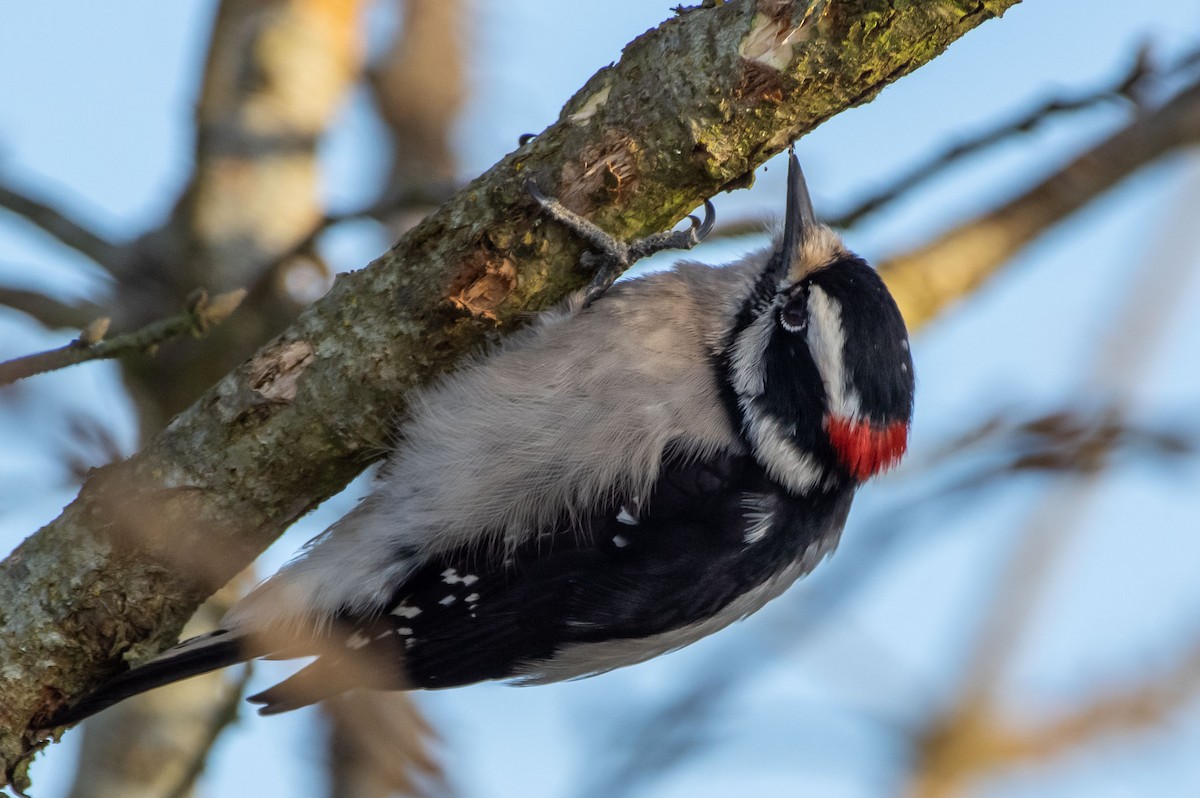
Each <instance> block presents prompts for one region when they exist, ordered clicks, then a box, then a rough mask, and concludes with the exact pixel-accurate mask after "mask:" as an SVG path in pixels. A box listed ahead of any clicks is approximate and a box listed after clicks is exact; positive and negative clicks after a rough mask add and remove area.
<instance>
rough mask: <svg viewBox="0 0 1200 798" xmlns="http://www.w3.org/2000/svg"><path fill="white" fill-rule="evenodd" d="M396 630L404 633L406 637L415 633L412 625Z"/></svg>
mask: <svg viewBox="0 0 1200 798" xmlns="http://www.w3.org/2000/svg"><path fill="white" fill-rule="evenodd" d="M396 631H397V632H399V633H400V634H402V635H404V636H405V637H408V636H409V635H411V634H412V633H413V630H412V627H411V626H401V627H400V628H399V629H397V630H396Z"/></svg>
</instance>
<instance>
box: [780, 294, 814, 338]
mask: <svg viewBox="0 0 1200 798" xmlns="http://www.w3.org/2000/svg"><path fill="white" fill-rule="evenodd" d="M779 323H780V325H782V326H783V329H785V330H787V331H788V332H790V333H802V332H804V331H805V330H806V329H808V299H807V297H804V296H798V297H795V298H794V299H792V300H791V301H789V302H788V303H787V304H786V305H784V306H783V309H782V310H780V311H779Z"/></svg>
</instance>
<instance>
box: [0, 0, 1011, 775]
mask: <svg viewBox="0 0 1200 798" xmlns="http://www.w3.org/2000/svg"><path fill="white" fill-rule="evenodd" d="M1016 2H1017V0H992V1H990V2H970V3H967V2H952V1H951V0H928V2H923V3H902V4H893V3H889V2H883V1H882V0H869V1H864V2H839V3H822V2H818V3H816V4H814V5H813V6H812V7H811V8H808V5H809V4H807V3H800V2H780V1H779V0H758V2H754V1H753V0H738V1H736V2H727V3H724V4H720V5H718V4H715V3H713V4H708V5H712V6H713V7H702V8H696V9H690V10H685V11H681V12H680V13H679V15H678V16H677V17H676V18H673V19H671V20H668V21H667V22H665V23H663V24H662V25H660V26H659V27H658V28H656V29H654V30H652V31H650V32H648V33H646V34H644V35H642V36H640V37H639V38H637V39H636V40H635V41H634V42H632V43H631V44H630V45H629V46H628V47H627V48H626V49H625V52H624V54H623V57H622V59H621V61H620V62H619V63H618V64H616V65H614V66H612V67H609V68H606V69H603V70H601V71H600V72H599V73H597V74H596V75H595V76H594V77H593V78H592V79H591V80H589V81H588V83H587V84H586V85H585V86H584V87H583V89H582V90H580V92H578V93H577V94H576V95H575V97H573V98H572V99H571V100H570V101H569V102H568V103H567V105H566V107H565V109H564V111H563V114H562V116H561V117H560V119H559V121H558V122H556V123H555V124H554V125H553V126H552V127H551V128H549V129H548V130H546V131H545V132H543V133H542V135H540V136H539V137H538V138H537V139H535V140H534V141H533V142H531V143H529V144H526V145H525V146H523V147H521V148H520V149H518V150H517V151H515V152H513V153H510V154H509V155H508V156H506V157H505V158H504V159H503V160H502V161H501V162H500V163H498V164H497V165H496V166H495V167H493V168H492V169H491V170H490V171H489V172H488V173H487V174H485V175H483V176H482V177H480V178H478V179H477V180H475V181H474V182H473V183H472V184H471V185H470V186H468V187H467V188H466V189H464V190H463V191H461V192H460V193H459V194H457V195H456V196H455V197H454V198H452V199H451V200H450V201H449V202H447V203H446V204H445V205H443V206H442V207H441V208H440V209H439V210H438V211H436V212H435V213H434V214H433V215H431V216H430V217H429V218H427V219H426V220H425V221H424V222H422V223H421V224H420V225H418V226H417V227H416V228H414V229H413V230H412V231H410V232H409V233H408V234H407V235H406V236H405V237H404V238H403V239H402V240H401V241H400V242H399V243H398V244H397V245H396V246H395V247H394V248H393V249H392V250H391V251H390V252H389V253H388V254H387V255H385V256H383V257H382V258H380V259H379V260H378V261H376V262H375V263H374V264H372V265H371V267H370V268H367V269H364V270H362V271H359V272H355V273H353V274H349V275H345V276H343V277H341V278H340V279H338V280H337V281H336V282H335V285H334V287H333V288H332V290H331V291H330V292H329V294H328V295H327V296H326V297H325V298H324V299H322V300H321V301H320V302H318V303H317V304H315V305H314V306H313V307H311V308H309V309H308V310H307V311H305V312H304V313H303V314H302V315H301V317H300V318H299V319H298V320H297V321H296V323H295V324H293V325H292V326H291V327H290V328H289V329H288V330H287V331H285V332H284V333H283V334H281V335H280V336H278V337H277V338H276V339H275V340H273V341H271V342H270V343H268V344H267V345H266V346H265V347H264V348H263V349H261V350H260V351H259V352H258V353H257V354H256V355H255V356H254V357H252V358H251V359H250V360H248V361H247V362H245V363H243V364H242V365H241V366H239V367H237V368H236V369H234V370H233V371H232V372H230V373H229V374H227V375H226V376H225V377H224V378H222V379H221V380H220V381H219V382H217V384H216V385H214V386H213V387H212V388H211V389H210V390H209V391H208V392H207V393H206V394H205V395H204V396H202V397H201V398H200V399H199V400H197V401H196V402H195V403H194V404H193V405H192V406H191V407H189V408H188V409H186V410H185V411H183V412H182V413H181V414H180V415H179V416H177V417H176V418H175V419H174V420H173V421H172V422H171V423H170V424H169V425H168V426H167V427H166V429H164V430H163V431H162V433H160V434H159V435H158V436H157V437H155V438H154V439H153V440H151V441H150V442H149V443H148V444H147V445H146V446H145V448H144V449H143V450H142V451H141V452H139V453H138V454H137V455H135V456H134V457H132V458H130V459H129V460H128V461H126V462H124V463H121V464H118V465H113V466H109V467H106V468H104V469H100V470H98V471H96V472H94V473H93V475H92V476H91V477H90V478H89V479H88V480H87V482H86V483H85V485H84V486H83V488H82V490H81V492H80V495H79V497H78V498H77V499H76V500H75V501H74V502H73V503H72V504H71V505H69V506H68V507H67V508H66V509H65V510H64V512H63V514H62V515H61V516H60V517H59V518H58V519H56V520H55V521H53V522H51V523H50V524H48V525H47V526H46V527H44V528H43V529H42V530H40V531H39V532H38V533H37V534H35V535H34V536H32V537H31V538H29V539H28V540H27V541H25V542H24V543H23V544H22V545H21V546H20V547H19V548H18V549H17V551H15V552H14V553H13V554H12V556H10V557H9V558H8V559H7V560H6V561H5V562H4V563H3V565H2V566H0V661H3V662H4V668H3V669H2V670H0V762H2V763H3V765H4V768H5V772H6V775H7V777H8V778H9V779H10V781H12V782H13V783H14V784H15V785H16V786H18V787H23V786H24V785H25V784H27V779H26V776H25V772H24V768H25V764H26V763H27V761H28V757H29V755H30V753H31V751H32V750H33V749H34V747H35V746H36V745H37V741H39V740H41V739H42V738H43V735H42V734H39V733H37V732H36V729H37V725H38V720H39V718H42V717H45V716H46V714H47V713H49V712H51V711H53V709H54V708H55V707H57V706H58V705H60V704H61V703H62V702H64V701H69V700H71V699H73V698H74V697H76V696H78V695H79V694H81V693H82V692H84V691H85V690H87V689H88V688H89V687H91V686H93V685H95V684H96V683H97V682H99V681H100V680H101V679H103V678H104V676H105V675H106V674H108V673H110V672H111V671H112V670H113V669H114V668H115V667H117V666H118V665H119V663H120V662H121V660H122V659H125V660H132V661H136V660H139V659H142V658H144V657H146V656H149V655H150V654H152V653H154V652H155V651H157V650H159V649H161V648H162V647H163V646H165V645H166V644H168V643H169V642H171V641H172V640H173V639H174V637H175V635H176V634H177V633H178V631H179V629H180V627H181V626H182V624H183V622H184V621H185V620H186V619H187V618H188V616H189V615H190V614H191V613H192V612H193V611H194V610H195V608H196V607H197V605H198V604H199V602H200V601H202V600H203V598H204V597H205V596H207V595H208V594H209V593H211V592H212V591H213V590H214V589H216V588H217V587H219V586H220V585H221V584H222V583H223V582H225V581H226V580H228V579H229V578H231V577H232V576H233V575H234V574H236V573H237V572H238V571H239V570H240V569H241V568H242V567H244V566H245V564H246V563H248V562H249V561H250V560H251V559H253V558H254V557H255V556H256V555H257V554H258V553H259V552H260V551H261V550H262V549H263V548H264V547H265V546H266V545H267V544H269V543H270V542H271V541H272V540H273V539H274V538H275V537H276V536H277V535H279V534H280V533H281V532H282V531H283V530H284V529H285V528H286V527H287V526H288V525H289V524H291V523H292V522H293V521H295V520H296V519H297V518H298V517H300V516H301V515H302V514H304V513H305V512H307V511H308V510H310V509H311V508H313V507H314V506H316V505H317V504H319V503H320V502H321V501H323V500H324V499H326V498H328V497H329V496H330V495H332V494H334V493H335V492H337V491H338V490H340V489H341V488H342V487H343V486H344V485H345V484H346V483H347V482H348V481H349V480H350V479H351V478H352V477H353V476H354V475H355V474H357V473H358V472H359V471H360V470H361V469H362V468H363V467H364V466H365V465H366V464H367V463H369V462H371V461H372V460H374V459H376V458H377V457H378V456H380V454H381V453H382V446H381V443H382V442H383V441H386V440H388V439H389V437H390V436H391V434H392V433H393V430H392V429H391V426H390V422H391V421H392V420H393V419H395V418H396V417H397V416H398V414H401V413H402V411H403V398H402V397H403V396H404V394H405V392H406V391H408V390H409V389H411V388H413V387H415V386H417V385H420V384H422V383H424V382H427V381H428V380H430V379H431V378H433V377H434V376H436V375H437V374H439V373H441V372H443V371H445V370H446V369H448V368H450V367H451V366H452V365H453V364H454V363H455V362H456V361H457V360H458V358H460V357H461V356H462V355H463V354H465V353H467V352H471V351H475V350H477V349H478V347H479V346H480V345H482V344H484V343H486V342H489V341H491V340H494V339H495V338H496V337H497V336H498V335H499V334H503V333H506V332H509V331H511V330H513V329H515V328H516V327H518V326H519V325H520V324H521V323H522V322H523V320H525V319H526V318H527V317H528V314H529V313H530V312H531V311H534V310H538V309H541V308H544V307H547V306H548V305H550V304H552V303H553V302H555V301H556V300H558V299H559V298H560V297H562V296H563V295H564V294H565V293H566V292H567V291H569V290H571V289H573V288H576V287H578V286H580V285H581V284H582V283H583V282H584V281H585V280H586V276H585V275H582V274H580V273H579V270H578V268H577V266H576V264H577V262H578V256H579V254H580V251H581V248H580V243H579V242H578V241H577V240H574V239H573V238H572V237H571V236H570V234H568V233H567V232H566V231H564V230H562V229H560V228H559V227H557V226H556V225H553V224H550V223H547V222H546V221H545V220H544V219H542V218H541V216H540V215H539V214H538V213H537V212H536V211H535V209H534V206H533V205H532V204H531V203H530V202H529V200H528V198H527V197H526V195H525V192H524V190H523V188H522V184H523V182H524V181H525V180H526V179H527V178H528V177H534V178H535V179H536V180H537V181H538V183H539V185H540V186H541V187H542V189H543V190H544V191H546V192H548V193H553V194H555V195H557V196H558V197H559V198H560V199H561V200H562V201H563V202H564V203H565V204H566V205H567V206H568V207H571V208H572V209H573V210H575V211H577V212H580V213H583V214H584V215H586V216H588V217H590V218H592V219H593V220H595V221H597V222H598V223H599V224H601V225H602V226H603V227H605V228H606V229H608V230H609V231H610V232H612V233H614V234H615V235H618V236H621V237H632V236H636V235H641V234H645V233H647V232H650V231H652V230H657V229H661V228H663V227H666V226H667V225H669V224H671V223H673V222H674V221H676V220H678V219H679V218H681V217H682V216H683V215H684V214H685V213H686V212H687V211H688V210H690V209H691V208H693V207H695V206H696V205H697V204H698V202H699V200H700V199H701V198H702V197H705V196H708V195H711V194H713V193H715V192H716V191H718V190H721V189H723V188H732V187H737V186H740V185H744V184H746V183H747V182H749V180H750V179H751V178H752V175H753V170H754V168H755V167H756V166H758V165H759V164H761V163H762V162H763V161H765V160H766V159H767V158H769V157H770V156H772V155H774V154H776V153H778V152H779V151H780V150H782V149H783V148H784V147H786V146H787V144H788V143H789V142H790V141H792V140H794V139H795V138H797V137H798V136H799V135H801V134H802V133H804V132H806V131H808V130H811V129H812V128H813V127H815V126H816V125H817V124H819V123H820V122H822V121H824V120H825V119H828V118H829V117H831V116H833V115H834V114H835V113H837V112H839V111H841V110H844V109H845V108H848V107H851V106H853V105H858V104H861V103H863V102H866V101H868V100H870V99H871V98H872V97H874V96H875V94H877V93H878V92H879V91H880V90H881V89H882V88H883V87H884V86H885V85H887V84H888V83H890V82H892V81H894V80H896V79H897V78H899V77H901V76H902V75H904V74H907V73H908V72H910V71H912V70H913V69H915V68H917V67H918V66H920V65H921V64H923V63H925V62H927V61H929V60H930V59H932V58H933V57H935V56H936V55H937V54H938V53H940V52H941V51H942V50H943V49H944V48H945V47H946V46H947V45H948V44H949V43H950V42H952V41H954V40H955V39H957V38H958V37H959V36H961V35H963V34H964V33H966V32H967V31H968V30H970V29H971V28H973V27H975V26H976V25H978V24H979V23H981V22H982V21H984V20H985V19H989V18H991V17H994V16H998V15H999V14H1001V13H1002V12H1003V11H1004V10H1005V9H1007V8H1008V7H1010V6H1012V5H1014V4H1015V3H1016ZM214 553H215V554H216V555H217V556H213V555H214ZM31 727H32V729H34V731H30V729H31Z"/></svg>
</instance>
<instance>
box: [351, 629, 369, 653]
mask: <svg viewBox="0 0 1200 798" xmlns="http://www.w3.org/2000/svg"><path fill="white" fill-rule="evenodd" d="M370 642H371V638H369V637H367V636H366V635H365V634H363V633H362V632H360V631H358V630H357V629H356V630H355V631H354V634H352V635H350V636H349V637H347V638H346V647H347V648H352V649H354V650H356V651H357V650H358V649H360V648H363V647H365V646H367V645H369V644H370Z"/></svg>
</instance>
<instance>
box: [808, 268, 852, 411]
mask: <svg viewBox="0 0 1200 798" xmlns="http://www.w3.org/2000/svg"><path fill="white" fill-rule="evenodd" d="M808 315H809V323H808V349H809V351H810V352H811V353H812V357H813V361H814V362H815V363H816V364H817V371H818V372H819V373H820V374H821V381H822V382H823V383H824V384H825V394H826V396H828V397H829V409H830V410H831V411H832V412H833V414H834V415H836V416H839V417H841V418H844V419H855V418H858V417H859V413H860V411H861V403H860V401H859V398H858V394H857V393H856V392H855V390H854V389H853V388H852V387H851V386H850V385H848V384H847V375H846V364H845V361H844V359H843V358H844V357H845V352H846V333H845V331H844V330H843V329H842V309H841V307H840V306H839V305H838V303H837V300H835V299H831V298H830V297H829V295H828V294H826V293H825V292H824V291H823V290H821V288H820V287H819V286H815V285H814V286H813V287H812V288H811V289H810V290H809V294H808Z"/></svg>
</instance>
